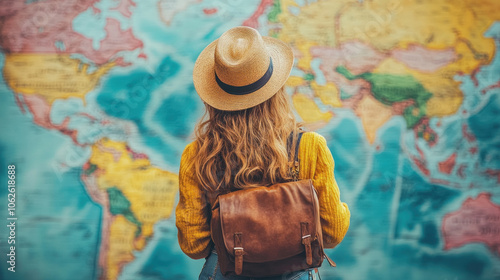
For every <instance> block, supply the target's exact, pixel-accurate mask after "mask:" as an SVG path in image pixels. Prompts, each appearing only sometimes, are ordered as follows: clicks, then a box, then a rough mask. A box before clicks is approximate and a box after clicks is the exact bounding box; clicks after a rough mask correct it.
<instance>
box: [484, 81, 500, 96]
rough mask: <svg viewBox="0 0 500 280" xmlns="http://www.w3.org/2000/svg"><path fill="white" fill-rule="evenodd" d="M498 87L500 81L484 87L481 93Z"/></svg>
mask: <svg viewBox="0 0 500 280" xmlns="http://www.w3.org/2000/svg"><path fill="white" fill-rule="evenodd" d="M496 88H500V81H498V82H497V83H495V84H492V85H489V86H487V87H486V88H484V89H483V90H481V93H482V94H486V92H488V91H490V90H493V89H496Z"/></svg>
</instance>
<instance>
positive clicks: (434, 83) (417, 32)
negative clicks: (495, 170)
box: [277, 0, 500, 137]
mask: <svg viewBox="0 0 500 280" xmlns="http://www.w3.org/2000/svg"><path fill="white" fill-rule="evenodd" d="M280 4H281V14H280V15H279V17H278V19H279V21H280V23H281V24H282V28H281V29H280V31H279V32H278V33H277V36H278V38H279V39H281V40H283V41H285V42H286V43H288V44H291V45H292V46H294V47H295V48H296V49H298V50H300V53H299V55H298V56H297V57H296V58H297V59H298V62H297V67H298V68H300V69H301V70H303V71H310V70H311V67H310V63H311V56H310V55H307V52H308V50H309V49H310V47H311V46H315V45H317V46H327V47H332V48H338V47H339V46H340V44H341V43H345V42H353V41H357V42H362V43H364V44H366V45H369V46H371V47H373V48H375V49H376V50H378V51H380V52H383V53H387V54H390V51H391V50H394V49H406V48H408V46H410V45H414V44H417V45H421V46H424V47H426V48H427V49H430V50H433V49H434V50H445V49H446V50H449V49H452V50H453V51H454V52H455V53H456V57H457V60H455V61H452V62H450V63H449V64H447V65H444V66H443V67H441V68H439V69H438V70H436V71H434V72H431V73H429V72H423V71H418V70H414V69H409V68H408V67H407V66H404V65H402V64H401V63H399V62H396V61H394V60H393V59H392V58H390V56H388V58H387V59H386V60H383V61H382V62H381V64H380V65H378V66H377V68H376V69H375V70H374V71H373V72H375V73H381V74H394V75H412V76H413V77H415V78H416V79H417V80H419V81H420V82H421V83H422V85H423V86H424V87H425V88H426V89H427V90H428V91H429V92H431V93H432V94H433V96H432V98H431V99H429V100H428V102H427V104H426V115H428V116H430V117H433V116H447V115H451V114H454V113H456V112H457V110H458V108H459V107H460V105H461V104H462V101H463V93H462V91H461V89H460V82H457V81H455V80H454V76H455V75H457V74H464V75H469V74H471V73H472V72H473V71H474V70H476V69H477V68H478V67H480V66H481V65H487V64H489V63H490V62H491V61H492V59H493V57H494V54H495V44H494V40H493V39H492V38H487V37H485V36H484V33H485V32H486V31H487V30H488V29H489V28H490V27H491V26H492V24H493V23H494V22H495V21H498V20H500V12H499V11H500V1H498V0H485V1H475V0H466V1H459V2H457V1H452V0H372V1H369V0H366V1H358V0H338V1H317V2H310V3H309V2H308V3H307V5H304V6H301V7H299V5H298V4H297V3H296V2H295V1H294V0H282V1H280ZM294 9H295V10H294ZM297 9H298V10H297ZM293 10H294V11H295V12H293V13H292V11H293ZM422 63H425V61H422ZM300 78H301V77H296V78H295V79H296V80H294V81H293V83H291V84H303V83H301V81H300V80H299V79H300ZM310 84H311V87H312V88H313V89H314V91H315V95H316V96H318V97H320V99H321V101H322V102H323V103H324V104H328V105H332V106H337V105H341V104H340V103H341V102H340V98H338V91H336V90H333V91H331V90H330V89H328V91H321V87H318V86H314V84H313V83H310ZM330 94H333V96H332V97H328V96H329V95H330ZM301 102H302V101H301V100H297V101H296V102H295V103H294V104H295V105H296V107H295V108H296V109H297V110H298V111H300V109H299V107H300V106H308V105H307V104H304V105H302V103H301ZM305 102H307V101H305ZM375 102H378V101H375ZM311 108H312V107H311ZM308 112H309V113H310V112H311V111H310V110H308ZM359 113H361V112H359ZM299 114H300V115H301V116H302V114H301V113H299ZM381 119H385V118H381ZM378 121H380V119H379V120H378ZM377 125H378V124H377ZM378 126H379V125H378ZM365 127H366V126H365ZM372 127H375V126H372ZM372 132H373V131H372ZM372 132H371V133H372ZM367 135H368V132H367ZM370 135H372V134H370ZM370 137H371V136H370Z"/></svg>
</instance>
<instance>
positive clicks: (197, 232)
mask: <svg viewBox="0 0 500 280" xmlns="http://www.w3.org/2000/svg"><path fill="white" fill-rule="evenodd" d="M195 145H196V142H193V143H191V144H189V145H188V146H186V148H185V149H184V152H183V153H182V157H181V163H180V170H179V203H178V204H177V207H176V210H175V225H176V226H177V230H178V234H177V237H178V239H179V245H180V247H181V250H182V251H183V252H184V253H185V254H186V255H188V256H189V257H190V258H193V259H201V258H205V257H207V256H208V255H209V253H210V248H211V243H210V242H211V235H210V204H209V203H208V202H207V200H206V196H205V194H204V191H203V190H202V189H201V186H199V184H198V183H197V180H196V178H195V171H194V157H195V156H196V147H195Z"/></svg>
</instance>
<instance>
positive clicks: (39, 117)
mask: <svg viewBox="0 0 500 280" xmlns="http://www.w3.org/2000/svg"><path fill="white" fill-rule="evenodd" d="M21 102H22V103H23V105H26V107H27V108H28V110H29V111H30V112H31V114H32V115H33V122H34V123H35V124H37V125H39V126H41V127H43V128H46V129H56V130H59V131H60V132H61V133H63V134H66V135H68V136H69V137H71V139H72V140H73V142H74V143H75V144H76V145H78V146H83V145H82V144H80V143H78V141H77V136H78V131H77V130H74V129H69V128H68V124H69V121H70V118H69V117H66V118H64V120H63V122H62V123H61V124H54V123H52V121H51V120H50V106H49V104H48V103H47V101H46V100H45V99H44V98H43V97H41V96H38V95H36V94H25V95H23V100H22V101H21Z"/></svg>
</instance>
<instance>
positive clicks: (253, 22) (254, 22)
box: [242, 0, 274, 28]
mask: <svg viewBox="0 0 500 280" xmlns="http://www.w3.org/2000/svg"><path fill="white" fill-rule="evenodd" d="M273 2H274V0H262V1H261V2H260V4H259V7H257V9H256V10H255V12H254V13H253V15H252V16H251V17H250V18H248V19H247V20H245V21H244V22H243V24H242V25H244V26H249V27H252V28H258V27H259V17H260V16H261V15H263V14H264V12H265V11H266V8H267V7H268V6H271V5H272V4H273Z"/></svg>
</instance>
